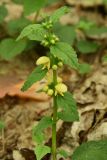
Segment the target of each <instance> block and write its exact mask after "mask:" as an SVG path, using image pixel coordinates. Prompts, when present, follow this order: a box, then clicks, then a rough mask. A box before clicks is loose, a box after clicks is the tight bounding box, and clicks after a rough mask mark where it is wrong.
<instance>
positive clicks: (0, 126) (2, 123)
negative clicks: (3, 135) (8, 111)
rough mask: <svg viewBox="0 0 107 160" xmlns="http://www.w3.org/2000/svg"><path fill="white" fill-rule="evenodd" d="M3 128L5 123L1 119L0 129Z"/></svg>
mask: <svg viewBox="0 0 107 160" xmlns="http://www.w3.org/2000/svg"><path fill="white" fill-rule="evenodd" d="M3 128H5V124H4V122H3V121H1V120H0V130H2V129H3Z"/></svg>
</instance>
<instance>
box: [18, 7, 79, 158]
mask: <svg viewBox="0 0 107 160" xmlns="http://www.w3.org/2000/svg"><path fill="white" fill-rule="evenodd" d="M68 11H69V9H68V8H67V7H61V8H60V9H58V10H56V11H55V12H54V13H53V14H52V15H51V16H50V17H47V18H46V20H45V21H44V22H43V23H42V24H31V25H29V26H27V27H25V28H24V29H23V31H22V32H21V34H20V35H19V37H18V40H19V39H23V38H24V37H27V38H28V39H30V40H36V41H40V42H41V45H43V46H44V47H46V48H48V50H49V53H48V54H47V56H42V57H40V58H39V59H38V60H37V61H36V65H37V67H36V68H35V69H34V71H33V72H32V73H31V74H30V75H29V76H28V78H27V80H26V81H25V83H24V85H23V87H22V91H26V90H27V89H29V88H30V87H31V86H32V85H33V84H34V83H36V82H37V81H40V80H42V79H43V78H45V79H46V84H45V86H44V87H43V88H42V90H41V92H45V93H46V94H48V95H49V96H51V97H53V115H52V117H50V116H47V117H43V118H42V119H41V120H40V123H39V124H38V125H37V126H36V127H34V129H33V137H34V139H35V140H36V143H37V146H36V149H35V154H36V157H37V160H41V159H42V158H43V157H44V155H46V154H47V153H52V157H53V160H56V157H57V154H58V151H57V149H56V146H57V144H56V125H57V121H58V120H59V119H61V120H64V121H67V122H72V121H77V120H78V119H79V116H78V112H77V107H76V102H75V100H74V99H73V96H72V94H71V93H70V92H68V89H67V86H66V85H65V84H64V83H63V82H62V79H61V78H60V77H58V72H57V71H58V68H60V67H62V66H63V64H67V65H69V66H70V67H71V68H73V69H77V70H78V67H79V64H78V59H77V55H76V52H75V50H74V49H73V48H72V47H71V46H70V45H69V44H67V43H64V42H60V39H59V37H57V35H55V34H54V32H53V26H54V25H55V23H56V22H57V21H58V20H59V18H60V17H61V16H62V15H64V14H65V13H67V12H68ZM50 126H52V148H50V147H49V146H46V145H44V140H45V136H44V130H45V129H46V128H47V127H50ZM60 153H63V152H60Z"/></svg>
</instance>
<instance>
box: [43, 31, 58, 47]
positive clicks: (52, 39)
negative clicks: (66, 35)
mask: <svg viewBox="0 0 107 160" xmlns="http://www.w3.org/2000/svg"><path fill="white" fill-rule="evenodd" d="M58 41H59V38H58V37H57V36H56V35H55V34H52V35H44V40H42V42H41V44H42V45H43V46H45V47H48V46H50V45H54V44H55V43H56V42H58Z"/></svg>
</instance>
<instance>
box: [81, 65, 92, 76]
mask: <svg viewBox="0 0 107 160" xmlns="http://www.w3.org/2000/svg"><path fill="white" fill-rule="evenodd" d="M90 71H91V66H90V65H89V64H88V63H82V64H80V65H79V73H80V74H86V73H89V72H90Z"/></svg>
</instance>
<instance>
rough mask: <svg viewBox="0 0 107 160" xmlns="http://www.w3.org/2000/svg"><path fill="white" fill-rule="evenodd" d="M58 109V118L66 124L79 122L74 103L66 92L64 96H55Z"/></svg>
mask: <svg viewBox="0 0 107 160" xmlns="http://www.w3.org/2000/svg"><path fill="white" fill-rule="evenodd" d="M57 104H58V107H61V109H62V111H61V112H59V113H58V117H59V118H60V119H62V120H64V121H67V122H73V121H76V120H79V116H78V111H77V106H76V102H75V100H74V98H73V96H72V94H71V93H69V92H66V93H65V94H64V96H60V95H58V96H57Z"/></svg>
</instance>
